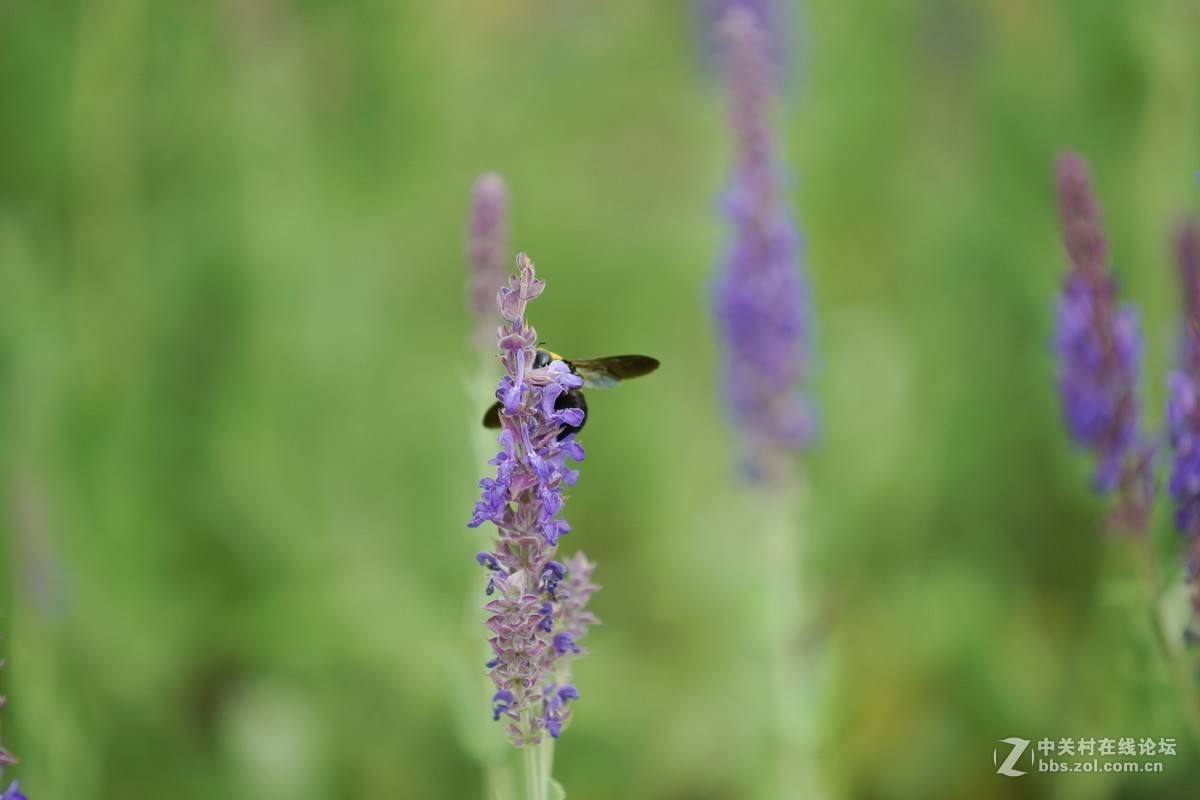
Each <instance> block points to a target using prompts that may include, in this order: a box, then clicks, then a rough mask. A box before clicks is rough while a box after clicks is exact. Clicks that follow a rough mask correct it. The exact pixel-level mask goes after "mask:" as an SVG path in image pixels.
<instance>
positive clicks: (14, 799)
mask: <svg viewBox="0 0 1200 800" xmlns="http://www.w3.org/2000/svg"><path fill="white" fill-rule="evenodd" d="M19 788H20V781H13V782H12V783H11V784H9V787H8V788H7V789H5V790H4V794H0V800H29V798H28V797H26V796H25V795H23V794H21V792H20V791H19Z"/></svg>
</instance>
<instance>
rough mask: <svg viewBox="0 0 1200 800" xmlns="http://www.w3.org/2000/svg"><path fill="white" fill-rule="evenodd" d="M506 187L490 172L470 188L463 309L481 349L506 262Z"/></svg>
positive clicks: (492, 322)
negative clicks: (465, 305)
mask: <svg viewBox="0 0 1200 800" xmlns="http://www.w3.org/2000/svg"><path fill="white" fill-rule="evenodd" d="M507 220H508V187H507V186H506V185H505V184H504V179H503V178H501V177H500V176H499V175H497V174H496V173H494V172H487V173H484V174H483V175H480V176H479V178H478V179H477V180H476V181H475V185H474V186H472V187H471V212H470V216H469V217H468V219H467V264H468V266H469V267H470V273H471V274H470V281H469V282H468V287H469V288H468V297H467V306H468V310H469V311H470V312H471V316H472V317H473V318H474V319H475V339H476V341H477V342H478V343H479V345H480V346H481V347H483V346H486V345H487V343H488V341H489V340H490V337H491V334H492V330H493V328H494V326H495V324H496V287H497V286H499V285H500V284H501V283H503V282H504V276H505V273H506V272H507V264H508V259H509V250H508V222H507Z"/></svg>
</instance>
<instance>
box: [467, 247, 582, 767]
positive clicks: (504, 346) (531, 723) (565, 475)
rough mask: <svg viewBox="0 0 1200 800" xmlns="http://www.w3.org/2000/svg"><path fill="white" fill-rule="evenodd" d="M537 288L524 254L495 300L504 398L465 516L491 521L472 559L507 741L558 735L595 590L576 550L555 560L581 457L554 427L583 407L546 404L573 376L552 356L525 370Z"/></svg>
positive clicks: (531, 351)
mask: <svg viewBox="0 0 1200 800" xmlns="http://www.w3.org/2000/svg"><path fill="white" fill-rule="evenodd" d="M544 288H545V284H544V283H543V282H542V281H540V280H538V279H537V277H536V275H535V273H534V265H533V262H532V261H530V260H529V258H528V257H526V255H525V254H524V253H522V254H520V255H519V256H517V273H516V274H515V275H512V276H511V277H510V278H509V280H508V285H507V286H506V287H504V288H502V289H501V290H500V292H499V295H498V296H497V300H498V302H499V306H500V315H501V317H502V318H503V320H504V324H503V325H501V326H500V328H499V329H498V331H497V338H498V340H499V348H500V359H501V361H503V363H504V367H505V375H504V376H503V377H502V378H501V380H500V385H499V387H498V388H497V389H496V398H497V399H498V400H500V402H501V403H502V404H503V410H502V412H501V414H500V422H501V431H500V435H499V437H498V442H499V444H500V452H498V453H497V454H496V457H495V458H493V459H492V460H491V461H489V462H488V463H490V464H492V465H493V466H495V468H496V474H495V477H490V478H484V479H483V480H481V481H480V483H479V485H480V487H481V488H482V490H483V492H482V497H481V498H480V500H479V501H478V502H477V503H476V504H475V513H474V514H473V516H472V517H471V521H470V522H469V523H468V524H469V525H470V526H471V527H477V526H479V525H482V524H483V523H484V522H492V523H493V524H495V526H496V530H497V538H496V540H495V542H494V549H493V550H492V551H491V552H484V553H480V554H479V555H478V556H476V560H477V561H478V562H479V564H480V566H482V567H484V568H485V569H486V570H487V582H486V588H485V592H486V594H487V595H488V596H489V597H491V598H492V599H491V601H490V602H489V603H488V604H487V605H486V606H485V609H486V610H487V611H489V612H490V613H491V615H492V616H491V617H490V618H489V619H488V620H487V622H486V625H487V627H488V629H489V630H490V631H491V633H492V638H491V639H490V644H491V646H492V650H493V652H494V658H493V659H492V660H491V661H489V662H488V663H487V668H488V669H489V670H490V675H491V678H492V680H493V682H494V683H495V684H496V693H495V695H494V696H493V698H492V715H493V717H494V718H495V719H496V720H501V719H504V720H506V721H507V723H508V726H507V730H508V734H509V737H510V739H511V740H512V743H513V744H515V745H517V746H521V745H527V744H540V743H541V742H542V741H544V739H545V736H546V735H547V734H549V735H550V736H551V737H554V738H557V737H558V736H559V735H560V734H561V733H562V731H563V729H564V726H565V725H566V722H567V720H568V719H569V718H570V708H571V706H570V704H571V703H572V702H573V701H574V700H576V699H577V698H578V697H579V692H578V691H577V690H576V689H575V687H574V686H572V685H570V684H569V683H567V682H566V680H567V676H568V675H569V667H568V664H569V661H570V659H572V658H574V657H576V656H578V655H580V654H581V653H582V647H580V645H579V644H578V641H579V639H581V638H583V635H584V634H585V633H586V630H587V626H588V625H590V624H592V623H594V622H595V618H594V617H592V616H591V614H589V613H588V612H587V611H586V610H585V609H584V605H585V604H586V602H587V598H588V596H589V595H590V594H591V593H592V591H594V590H595V587H594V586H592V585H591V583H590V575H591V571H592V566H593V565H592V564H590V563H589V562H588V561H587V559H586V558H585V557H584V556H583V555H582V553H581V554H578V555H576V556H575V558H573V559H571V560H569V561H568V562H567V563H566V564H563V563H560V562H558V561H555V560H554V557H555V553H556V551H557V548H558V542H559V537H561V536H562V535H564V534H566V533H567V532H569V531H570V530H571V528H570V526H569V525H568V524H567V523H566V521H565V520H563V519H561V518H560V517H559V513H560V512H561V511H562V508H563V504H564V494H563V493H564V491H565V490H566V489H567V488H568V487H570V486H572V485H574V483H575V481H576V479H577V478H578V477H579V473H578V471H577V470H573V469H570V468H568V467H567V461H568V460H571V461H582V460H583V457H584V452H583V448H582V447H581V446H580V445H579V443H578V442H576V441H575V435H574V434H570V435H568V436H566V437H564V438H563V439H562V440H561V441H560V440H559V439H558V434H559V432H560V430H561V429H562V428H563V426H566V425H579V424H580V423H581V422H582V421H583V412H582V411H581V410H580V409H577V408H566V409H561V410H559V409H556V408H555V401H556V400H557V399H558V397H559V396H560V395H561V394H562V393H563V392H565V391H568V390H569V389H572V388H577V387H579V386H581V385H582V383H583V381H582V379H581V378H579V377H578V376H576V375H574V374H572V372H571V371H570V369H569V368H568V367H567V365H566V364H564V363H563V362H562V361H551V362H550V363H549V364H548V365H547V366H544V367H540V368H538V369H534V368H533V363H534V356H535V354H536V350H537V332H536V331H535V330H534V328H533V326H532V325H530V324H529V322H528V321H527V318H526V306H527V305H528V304H529V302H530V301H531V300H534V299H535V298H537V296H538V295H540V294H541V293H542V290H543V289H544Z"/></svg>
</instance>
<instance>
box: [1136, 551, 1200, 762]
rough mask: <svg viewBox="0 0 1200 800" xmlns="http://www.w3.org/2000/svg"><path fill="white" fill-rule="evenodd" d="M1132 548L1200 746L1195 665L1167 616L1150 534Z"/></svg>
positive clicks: (1155, 624)
mask: <svg viewBox="0 0 1200 800" xmlns="http://www.w3.org/2000/svg"><path fill="white" fill-rule="evenodd" d="M1130 541H1131V543H1132V549H1133V557H1134V564H1135V566H1136V568H1137V572H1138V578H1139V579H1140V581H1141V584H1142V593H1143V595H1144V597H1145V600H1146V602H1147V604H1148V605H1149V608H1148V609H1147V610H1148V612H1149V614H1150V616H1151V622H1152V625H1153V628H1154V634H1155V638H1156V640H1157V641H1158V645H1159V650H1160V652H1162V654H1163V659H1164V661H1165V662H1166V665H1167V669H1168V670H1169V671H1170V673H1171V677H1172V679H1173V680H1174V682H1175V685H1176V690H1177V691H1178V692H1179V698H1180V701H1181V702H1182V704H1183V707H1184V708H1185V709H1186V710H1187V714H1186V717H1187V720H1188V724H1189V725H1190V726H1191V729H1192V736H1193V737H1194V738H1195V741H1196V743H1197V744H1198V745H1200V691H1198V690H1197V686H1196V673H1195V665H1194V664H1192V662H1191V659H1190V658H1189V656H1188V653H1187V651H1186V650H1185V649H1184V647H1183V642H1182V637H1181V636H1180V633H1179V631H1178V630H1175V626H1174V625H1173V624H1172V623H1171V620H1170V618H1169V615H1168V614H1167V613H1166V607H1165V605H1164V597H1163V591H1164V586H1163V581H1162V576H1161V574H1160V571H1159V569H1158V559H1157V558H1156V556H1155V554H1154V548H1153V546H1152V543H1151V541H1150V536H1149V535H1148V534H1147V533H1140V534H1137V535H1133V536H1131V537H1130Z"/></svg>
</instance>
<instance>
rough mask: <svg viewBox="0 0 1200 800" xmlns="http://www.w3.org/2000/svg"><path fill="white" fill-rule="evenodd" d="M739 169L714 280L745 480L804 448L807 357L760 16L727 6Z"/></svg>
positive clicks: (794, 239) (805, 299) (805, 306)
mask: <svg viewBox="0 0 1200 800" xmlns="http://www.w3.org/2000/svg"><path fill="white" fill-rule="evenodd" d="M720 34H721V38H722V41H723V43H724V45H725V48H724V50H725V56H726V63H727V72H728V79H727V83H728V91H729V95H730V121H731V125H732V128H733V131H734V135H735V138H736V142H737V164H736V168H735V170H734V174H733V178H732V183H731V185H730V187H729V189H728V191H727V193H726V195H725V198H724V209H725V213H726V216H727V217H728V218H729V220H730V222H731V223H732V227H733V231H732V237H731V241H730V244H729V247H728V250H727V252H726V254H725V256H724V259H723V262H722V264H721V267H720V269H719V274H718V278H717V282H716V287H715V288H716V303H715V305H716V316H717V321H718V325H719V328H720V331H721V334H722V338H723V339H724V344H725V396H726V399H727V401H728V403H729V406H730V409H731V411H732V414H733V417H734V420H735V421H736V423H737V425H738V427H739V429H740V431H741V434H742V440H743V442H742V444H743V447H744V451H745V461H746V465H747V467H748V468H749V470H750V472H751V474H758V475H761V474H763V473H765V472H769V471H770V464H771V462H773V461H778V460H779V458H780V457H783V456H786V455H787V454H788V453H790V452H792V451H795V450H798V449H802V448H803V447H805V446H806V445H807V444H809V443H810V441H811V439H812V436H813V432H814V428H815V412H814V410H813V407H812V404H811V402H810V400H809V398H808V397H807V396H806V394H805V393H804V391H803V383H804V381H805V378H806V377H807V374H808V372H809V369H810V367H811V362H812V358H813V352H812V342H811V338H812V333H811V311H810V309H809V289H808V285H807V281H806V280H805V277H804V275H803V273H802V271H801V265H800V248H801V237H800V233H799V230H798V229H797V227H796V225H795V222H794V220H793V212H792V209H791V207H790V205H789V203H788V202H787V199H786V196H785V192H784V189H785V180H784V175H783V169H782V166H781V164H780V163H779V159H778V156H777V153H776V143H775V137H774V133H773V131H772V129H771V126H770V120H769V113H770V110H771V105H772V102H773V100H774V93H773V90H772V73H773V65H772V62H771V59H770V57H769V53H768V49H769V40H768V38H767V35H766V33H765V31H764V30H763V27H762V25H761V24H760V23H759V20H758V19H757V17H756V14H755V13H754V12H752V11H750V10H748V9H747V8H744V7H741V6H735V7H733V8H730V9H729V10H728V12H727V13H726V14H725V16H724V18H723V19H722V20H721V22H720Z"/></svg>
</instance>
